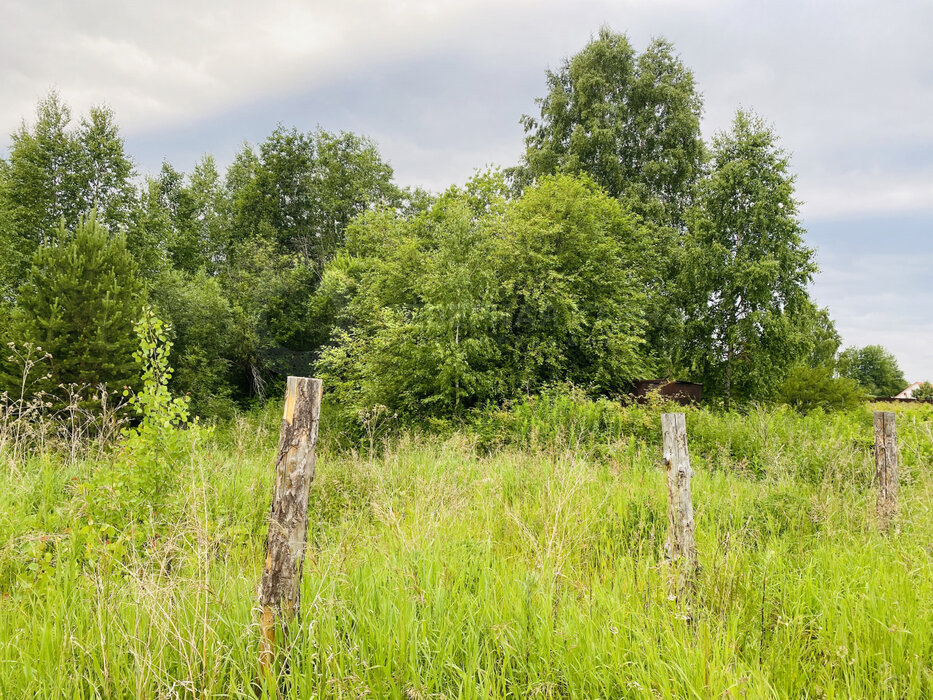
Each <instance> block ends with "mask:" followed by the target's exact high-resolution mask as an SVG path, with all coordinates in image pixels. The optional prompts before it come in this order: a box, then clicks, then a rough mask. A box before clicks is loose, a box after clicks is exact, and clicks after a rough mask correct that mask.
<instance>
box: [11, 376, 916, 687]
mask: <svg viewBox="0 0 933 700" xmlns="http://www.w3.org/2000/svg"><path fill="white" fill-rule="evenodd" d="M894 410H896V411H898V432H899V438H900V441H901V460H902V476H903V479H902V492H901V511H900V516H899V518H898V520H897V525H896V528H895V529H894V531H893V532H892V533H890V534H889V535H887V536H885V535H883V534H882V533H881V531H880V530H879V529H878V528H877V526H876V524H875V522H874V515H873V508H874V494H873V490H872V488H871V475H872V473H873V472H872V469H873V467H872V464H873V463H872V457H871V453H870V446H871V435H872V429H871V414H870V411H869V410H867V409H866V408H858V409H856V410H854V411H852V412H846V413H835V414H831V415H828V414H825V413H823V412H822V411H821V410H819V409H817V410H815V411H812V412H811V413H809V414H808V415H807V416H801V415H800V414H798V413H796V412H794V411H790V410H787V409H765V408H762V409H758V410H756V411H753V412H752V413H750V414H748V415H744V416H743V415H737V414H727V413H716V412H709V411H706V410H691V411H689V412H688V415H687V422H688V427H689V430H690V438H691V454H692V459H693V462H694V468H695V469H696V472H697V474H696V477H695V479H694V502H695V503H696V512H697V539H698V546H699V556H700V561H701V564H702V571H701V573H700V576H699V578H698V580H697V585H696V591H695V593H694V596H693V598H692V599H691V600H689V601H680V602H678V601H672V600H670V599H669V598H668V586H667V574H666V568H665V565H664V555H663V542H664V538H665V536H666V527H667V524H666V515H665V508H666V506H665V484H664V475H663V472H662V471H661V470H660V468H659V460H660V451H659V446H658V435H659V428H658V424H659V418H658V412H659V407H657V406H654V407H652V406H646V407H629V408H623V407H619V406H617V405H614V404H611V402H605V403H599V402H591V401H588V400H585V399H583V398H582V397H581V396H580V395H577V396H576V397H574V396H573V395H566V394H560V395H557V394H554V395H551V397H550V398H548V399H544V400H541V401H532V402H529V403H523V404H521V405H516V406H515V407H513V409H511V410H509V411H502V412H499V413H497V414H495V415H489V416H488V420H486V421H485V423H483V427H482V430H480V428H479V427H478V428H475V429H474V428H465V429H463V430H458V431H456V432H454V433H452V434H451V435H450V436H449V437H448V438H446V439H437V438H430V437H418V436H417V435H408V436H400V437H397V438H393V439H391V440H389V441H388V442H387V443H385V445H384V447H383V448H382V449H380V450H379V451H378V452H377V453H369V454H367V453H362V454H357V453H355V452H347V451H344V450H338V449H336V448H335V447H334V446H333V443H332V442H331V439H332V438H333V437H336V436H334V435H333V432H332V431H329V430H327V429H326V424H324V426H322V439H323V441H324V442H323V444H322V446H321V450H320V459H319V462H318V476H317V478H316V480H315V482H314V484H313V487H312V504H311V508H310V513H311V521H312V524H311V530H310V533H309V538H310V542H311V545H310V550H309V552H308V561H307V563H306V566H305V575H304V583H303V593H302V596H303V601H304V611H305V615H304V618H303V623H302V624H301V625H299V626H298V627H297V629H296V632H295V633H294V636H293V638H292V640H291V643H290V646H289V651H288V654H289V659H290V668H291V673H290V676H289V678H290V680H289V682H288V683H287V684H285V685H283V688H284V694H285V696H286V697H346V696H358V695H365V694H369V695H372V696H375V697H396V698H404V697H412V696H417V695H422V696H425V697H427V696H431V695H441V694H443V695H445V696H447V697H528V696H534V695H542V696H544V697H548V696H551V697H554V696H560V697H613V696H624V697H657V696H660V697H669V698H680V697H729V696H730V693H731V694H733V696H736V695H737V694H738V693H741V692H743V690H744V692H745V693H746V695H748V696H752V697H801V696H806V695H808V694H809V695H813V694H815V693H819V694H820V695H821V696H825V697H899V698H922V697H927V696H929V694H930V693H931V692H933V673H931V670H930V665H929V659H930V655H931V653H933V636H931V634H930V629H931V624H933V618H931V614H930V609H929V605H928V601H929V600H930V598H931V596H933V589H931V581H933V562H931V559H930V556H929V553H928V551H927V548H926V544H925V543H926V542H928V541H929V540H930V538H931V537H933V520H931V517H930V512H929V509H928V508H926V507H925V505H924V504H925V503H928V502H929V499H930V497H931V495H933V481H931V474H933V471H931V469H930V467H931V464H933V434H931V426H933V413H931V411H930V410H929V408H928V407H917V408H907V409H905V408H903V407H902V405H897V406H895V407H894ZM277 423H278V414H277V411H276V410H274V408H272V409H270V410H268V411H264V412H261V413H255V414H253V415H251V416H249V417H241V418H237V420H236V421H235V422H234V423H233V424H231V425H230V427H229V428H224V429H221V430H219V431H218V432H217V433H216V434H215V435H213V436H208V437H206V438H202V437H196V436H195V435H194V434H191V433H190V432H189V431H182V432H180V433H179V438H178V440H179V441H180V442H179V447H180V448H182V449H181V451H180V452H178V453H176V454H177V456H178V459H177V461H175V462H173V467H172V469H173V472H174V475H175V477H174V478H175V480H176V481H175V483H176V484H177V486H176V487H173V488H172V489H171V490H170V491H169V492H168V493H169V495H168V496H167V500H163V501H162V505H161V506H160V507H159V509H158V510H153V511H151V512H148V511H143V516H142V519H137V520H133V521H128V522H127V523H126V525H124V527H123V529H113V528H110V527H105V528H103V533H102V532H101V526H100V525H99V521H98V519H97V518H96V517H92V513H91V511H90V510H89V509H88V505H87V503H88V500H87V498H86V497H85V496H84V495H83V490H82V489H83V487H82V486H81V484H86V483H91V484H94V485H95V487H96V488H105V487H106V485H107V483H108V482H107V481H106V478H107V477H106V476H105V475H107V474H109V473H110V471H109V470H110V469H111V465H113V464H116V463H119V461H120V460H121V459H123V457H122V456H121V454H120V453H115V454H113V455H111V456H110V457H108V458H107V459H105V460H104V461H102V462H97V461H80V462H76V463H73V464H71V465H70V466H65V465H63V464H62V463H61V462H60V461H59V460H58V459H57V458H56V456H55V455H54V454H51V453H45V452H41V451H40V452H39V453H37V454H36V456H35V457H34V458H32V459H30V460H28V461H24V462H20V463H19V466H18V468H17V469H16V470H7V471H4V473H3V475H2V476H0V479H2V480H3V482H4V483H3V489H2V490H0V493H2V494H3V496H2V500H3V508H2V510H0V512H2V514H3V515H2V517H0V529H2V540H3V541H4V542H5V543H6V544H5V546H4V547H3V549H2V550H0V582H2V584H0V585H2V588H3V592H4V599H3V605H2V606H0V658H2V660H3V663H2V664H0V690H2V693H3V695H4V697H11V698H12V697H22V696H23V695H24V693H27V692H28V694H29V696H33V695H35V694H38V695H41V696H42V697H48V698H56V697H68V698H81V697H85V698H90V697H106V696H107V695H110V696H127V695H131V696H137V697H160V696H162V697H164V696H171V695H173V694H174V695H177V696H179V697H221V696H224V697H234V698H235V697H240V698H246V697H255V694H254V691H253V690H252V689H251V685H252V683H253V680H254V678H255V677H256V675H257V665H256V649H257V648H258V638H257V628H256V624H255V623H256V620H255V614H254V612H255V611H254V596H255V589H256V584H257V581H258V580H259V574H260V571H261V565H262V557H263V551H262V547H263V542H264V538H265V530H264V524H265V518H266V513H267V510H268V505H269V498H270V495H271V477H272V468H271V465H272V462H273V457H274V455H273V451H274V449H275V435H276V431H277ZM205 439H206V440H207V441H206V442H202V441H203V440H205ZM483 445H484V446H483ZM169 513H170V514H171V515H170V517H169V516H168V515H167V514H169ZM26 630H29V632H28V633H27V632H26ZM26 689H28V691H27V690H26ZM265 697H273V694H272V693H271V692H269V690H268V689H267V690H266V695H265Z"/></svg>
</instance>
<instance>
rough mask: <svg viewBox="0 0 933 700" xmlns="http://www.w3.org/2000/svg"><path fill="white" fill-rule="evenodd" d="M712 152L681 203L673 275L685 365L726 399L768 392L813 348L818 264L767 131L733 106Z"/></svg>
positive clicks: (783, 162) (784, 163)
mask: <svg viewBox="0 0 933 700" xmlns="http://www.w3.org/2000/svg"><path fill="white" fill-rule="evenodd" d="M712 156H713V162H712V170H711V173H710V175H709V177H708V178H706V179H705V180H704V181H703V183H702V184H701V185H700V194H699V197H698V202H697V205H696V206H695V207H694V208H693V209H692V211H691V212H690V213H689V219H688V220H689V237H688V241H687V246H686V255H685V259H684V269H683V277H682V278H681V283H680V284H681V286H682V289H683V290H684V293H685V294H686V295H688V298H687V299H685V306H686V308H687V325H686V331H685V339H686V343H687V354H688V357H689V358H690V362H691V366H692V373H693V375H694V376H695V378H696V379H698V380H700V381H702V382H704V384H706V392H707V393H708V394H709V395H713V396H720V397H722V398H723V399H724V400H725V402H726V404H727V405H729V403H730V402H731V401H732V399H733V398H741V399H751V398H765V397H767V396H768V395H769V394H770V393H771V392H772V391H773V388H774V387H775V386H777V385H778V384H780V382H781V381H782V379H783V378H784V376H785V375H786V373H787V371H788V370H789V368H790V367H791V366H792V365H794V364H795V363H796V362H797V361H798V360H799V359H801V358H802V357H803V356H804V355H805V354H806V353H807V352H810V350H811V349H812V345H813V341H812V338H810V334H809V332H808V329H809V328H810V326H811V325H812V322H813V320H814V319H815V318H817V313H816V309H815V307H814V306H813V304H812V302H811V301H810V299H809V295H808V293H807V284H808V283H809V281H810V279H811V277H812V275H813V273H814V272H815V271H816V265H815V264H814V262H813V251H812V250H811V249H809V248H807V247H806V246H805V245H804V241H803V235H804V231H803V229H802V228H801V226H800V222H799V220H798V217H797V206H798V204H797V202H796V200H795V199H794V178H793V176H792V175H791V174H790V172H789V163H788V158H787V155H786V154H785V153H784V151H783V150H781V149H780V148H779V147H778V146H777V143H776V137H775V135H774V132H773V131H772V130H771V129H770V128H769V127H768V126H767V125H766V124H764V122H762V120H761V119H759V118H757V117H755V116H753V115H751V114H748V113H745V112H741V111H740V112H738V113H737V114H736V117H735V120H734V122H733V125H732V130H731V131H729V132H727V133H720V134H718V135H717V136H716V137H715V138H714V140H713V148H712Z"/></svg>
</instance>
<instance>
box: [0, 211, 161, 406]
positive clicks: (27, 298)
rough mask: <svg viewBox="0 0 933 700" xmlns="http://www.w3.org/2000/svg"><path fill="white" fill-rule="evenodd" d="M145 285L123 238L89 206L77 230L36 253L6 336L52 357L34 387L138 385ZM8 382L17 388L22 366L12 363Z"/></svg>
mask: <svg viewBox="0 0 933 700" xmlns="http://www.w3.org/2000/svg"><path fill="white" fill-rule="evenodd" d="M142 293H143V286H142V284H141V283H140V280H139V278H138V276H137V268H136V264H135V262H134V260H133V257H132V256H131V255H130V254H129V252H128V251H127V249H126V245H125V242H124V239H123V237H122V236H121V235H119V234H116V235H112V234H110V233H108V232H107V230H106V229H104V228H103V227H102V226H101V225H100V224H99V223H98V221H97V217H96V215H95V214H94V212H93V211H92V213H91V214H90V216H89V217H88V218H87V219H86V220H81V221H79V223H78V225H77V228H76V229H75V231H74V233H73V234H72V233H69V232H67V231H66V230H65V228H64V221H63V222H62V224H61V226H60V227H59V229H58V232H57V235H56V237H55V239H54V240H53V241H51V242H48V243H46V244H44V245H42V246H41V247H40V248H39V249H38V250H37V251H36V253H35V254H34V256H33V265H32V269H31V271H30V274H29V277H28V278H27V279H26V282H25V283H24V284H23V285H22V286H21V287H20V291H19V296H18V299H17V305H16V310H15V313H14V316H13V319H12V322H11V323H10V325H9V326H8V327H7V328H6V333H7V334H8V335H7V337H6V338H5V340H7V341H8V342H16V343H29V344H31V345H32V346H34V347H36V348H44V350H45V352H46V353H48V354H49V363H48V374H47V376H45V377H42V378H41V379H40V380H39V381H38V383H37V384H36V385H35V387H34V391H36V392H44V393H47V394H56V393H60V392H59V391H58V389H59V388H64V387H74V390H75V391H78V392H82V393H87V392H88V391H90V393H93V394H96V393H97V389H98V386H100V385H105V386H109V387H110V389H111V390H120V389H122V388H123V387H124V386H131V385H132V386H135V385H136V378H137V372H136V368H135V366H134V363H133V350H134V348H135V346H136V340H135V337H134V335H133V324H134V323H135V322H136V321H137V320H138V318H139V316H140V313H141V301H140V300H141V295H142ZM4 369H6V375H7V377H6V383H7V384H8V385H12V386H14V387H15V386H16V385H17V384H19V381H20V379H21V377H20V375H19V372H18V367H17V366H16V365H15V364H14V365H8V366H7V367H5V368H4Z"/></svg>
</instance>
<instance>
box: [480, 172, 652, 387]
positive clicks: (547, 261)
mask: <svg viewBox="0 0 933 700" xmlns="http://www.w3.org/2000/svg"><path fill="white" fill-rule="evenodd" d="M501 228H502V231H501V233H499V234H498V235H497V237H496V239H497V240H496V242H497V245H496V248H495V257H494V258H493V259H492V260H491V261H490V262H491V263H492V264H493V265H494V266H495V269H496V275H497V278H498V279H499V280H501V284H502V295H501V298H502V309H503V311H504V312H505V318H506V326H505V327H504V329H503V331H502V336H501V338H500V345H501V347H502V348H503V350H504V353H505V363H506V365H507V366H508V367H509V372H508V381H509V395H512V396H514V395H515V394H516V393H518V392H533V391H536V390H538V389H539V388H540V387H542V386H544V385H546V384H550V383H556V382H571V383H573V384H576V385H578V386H581V387H584V388H587V389H589V390H591V391H594V392H597V393H601V394H619V393H621V392H623V391H624V390H625V389H626V388H627V387H628V386H629V383H630V382H631V381H632V380H633V379H636V378H638V377H639V376H642V375H643V373H644V371H645V369H646V365H647V362H646V358H645V348H644V334H645V325H646V324H645V312H646V304H647V298H646V295H645V293H644V290H643V285H642V281H643V280H642V276H641V272H640V267H641V265H642V263H643V259H644V251H645V248H646V247H647V245H648V243H649V241H650V234H649V232H648V231H647V230H646V229H645V228H644V227H643V226H642V225H641V224H640V222H639V221H638V219H637V217H636V216H634V215H633V214H632V213H631V212H630V211H628V210H627V209H626V208H625V207H624V206H623V205H622V204H621V203H620V202H619V201H618V200H616V199H613V198H611V197H609V196H608V195H607V194H606V193H605V192H604V191H602V190H601V189H600V188H599V187H598V186H597V184H596V183H595V182H594V181H593V180H592V179H590V178H588V177H585V176H584V177H570V176H566V175H561V176H552V177H546V178H542V179H541V180H539V182H538V183H537V184H536V185H535V186H534V187H531V188H529V189H528V190H526V191H525V193H524V194H523V195H522V197H521V198H520V199H518V200H517V201H516V202H515V203H514V204H512V205H511V206H510V207H509V208H508V209H507V211H506V214H505V217H504V219H503V221H502V224H501Z"/></svg>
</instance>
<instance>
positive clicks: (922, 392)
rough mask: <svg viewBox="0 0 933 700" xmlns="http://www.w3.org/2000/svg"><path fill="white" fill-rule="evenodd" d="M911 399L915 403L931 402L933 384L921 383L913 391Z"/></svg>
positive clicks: (932, 399)
mask: <svg viewBox="0 0 933 700" xmlns="http://www.w3.org/2000/svg"><path fill="white" fill-rule="evenodd" d="M911 398H914V399H917V401H933V384H931V383H930V382H922V383H921V384H920V386H918V387H917V388H916V389H914V391H913V394H912V395H911Z"/></svg>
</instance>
